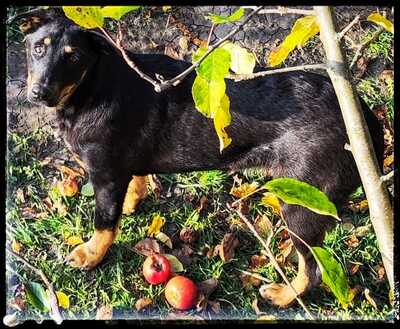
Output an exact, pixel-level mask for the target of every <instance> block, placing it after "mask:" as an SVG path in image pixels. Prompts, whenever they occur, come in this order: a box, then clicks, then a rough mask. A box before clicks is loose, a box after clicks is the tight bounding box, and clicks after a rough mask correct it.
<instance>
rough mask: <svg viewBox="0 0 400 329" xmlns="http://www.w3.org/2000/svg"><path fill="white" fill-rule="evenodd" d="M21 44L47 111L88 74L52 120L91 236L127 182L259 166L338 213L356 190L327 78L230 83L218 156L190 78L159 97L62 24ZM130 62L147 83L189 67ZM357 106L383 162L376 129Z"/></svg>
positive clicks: (317, 229)
mask: <svg viewBox="0 0 400 329" xmlns="http://www.w3.org/2000/svg"><path fill="white" fill-rule="evenodd" d="M48 34H50V35H51V39H52V43H51V46H50V47H51V48H52V49H51V50H49V55H47V57H45V58H43V59H37V58H34V57H32V54H31V48H32V47H33V44H35V42H37V41H38V40H40V39H41V38H43V37H44V36H45V35H48ZM27 42H28V43H27V45H28V63H30V65H29V67H30V70H38V71H40V70H42V72H44V73H43V79H44V80H43V81H45V80H46V79H47V80H46V81H47V85H48V88H50V89H51V90H52V97H51V100H52V103H50V104H49V103H47V105H51V106H55V105H57V97H58V96H59V95H58V94H57V92H59V90H61V89H62V88H63V86H66V85H68V84H69V83H70V82H71V80H74V82H76V83H77V81H78V80H79V77H81V75H82V72H83V70H87V73H86V75H85V76H84V79H83V81H82V82H80V83H79V86H78V88H77V89H76V91H75V92H74V93H73V94H72V96H71V97H70V98H69V99H68V101H67V102H66V103H65V104H64V105H63V106H62V107H61V108H59V109H57V115H58V122H59V127H60V130H61V131H62V133H63V136H64V138H65V140H66V141H67V142H68V143H69V144H70V145H71V147H72V149H73V151H74V152H76V153H77V154H79V156H80V157H81V158H82V160H83V161H84V162H85V163H86V165H87V167H88V169H89V175H90V179H91V181H92V183H93V185H94V190H95V195H96V212H95V227H96V228H97V229H103V228H114V227H115V226H116V225H117V222H118V218H119V216H120V214H121V210H122V203H123V200H124V195H125V192H126V190H127V185H128V183H129V181H130V179H131V177H132V175H147V174H157V173H178V172H188V171H193V170H208V169H233V170H237V169H243V168H248V167H261V168H266V169H268V172H269V173H270V174H271V175H272V176H273V177H280V176H286V177H295V178H297V179H300V180H302V181H305V182H308V183H310V184H312V185H314V186H316V187H318V188H319V189H321V190H322V191H324V192H325V193H326V194H327V195H328V196H329V198H330V199H331V200H332V201H333V202H334V203H335V204H336V206H337V207H338V208H339V209H340V208H341V207H342V206H343V204H344V202H345V200H346V198H347V197H348V195H349V194H350V193H351V192H352V191H353V190H354V189H355V188H356V187H357V186H359V185H360V179H359V176H358V173H357V169H356V165H355V163H354V160H353V157H352V154H351V152H349V151H347V150H345V149H344V145H345V143H346V142H348V140H347V136H346V131H345V127H344V123H343V120H342V116H341V112H340V108H339V105H338V101H337V98H336V95H335V92H334V89H333V87H332V84H331V82H330V80H329V79H327V78H325V77H324V76H321V75H318V74H313V73H305V72H292V73H285V74H279V75H273V76H268V77H264V78H259V79H254V80H249V81H242V82H233V81H230V80H228V81H227V94H228V96H229V98H230V104H231V106H230V108H231V113H232V124H231V125H230V126H229V127H228V128H227V132H228V134H229V136H230V137H231V138H232V140H233V142H232V144H231V145H230V146H229V147H228V148H227V149H225V150H224V151H223V152H222V154H220V152H219V144H218V138H217V135H216V133H215V131H214V127H213V123H212V121H211V120H209V119H207V118H205V117H204V116H202V115H201V114H200V113H199V112H198V111H197V110H196V109H195V107H194V102H193V99H192V95H191V86H192V84H193V80H194V77H195V75H194V73H193V74H191V75H190V76H188V77H187V78H186V79H185V80H184V81H183V82H182V83H181V84H180V85H178V86H177V87H174V88H172V89H169V90H167V91H164V92H162V93H157V92H155V91H154V89H153V86H152V85H150V84H149V83H147V82H146V81H144V80H142V79H141V78H140V77H139V76H138V75H137V73H135V72H134V71H133V70H132V69H131V68H129V67H128V65H127V64H126V63H125V62H124V60H123V59H122V58H121V56H120V54H118V52H117V51H116V50H114V49H113V48H112V47H111V46H110V45H108V46H107V47H108V48H107V47H106V46H105V43H104V40H103V39H102V38H101V37H99V36H98V35H96V34H94V33H92V32H88V31H83V30H81V29H79V28H78V27H76V26H74V25H73V24H71V23H69V22H67V21H64V20H55V21H53V22H52V23H48V24H46V25H44V26H42V27H40V28H39V29H37V30H36V31H35V32H34V33H32V34H30V35H28V41H27ZM65 45H72V46H74V47H77V51H78V54H79V53H80V60H79V62H78V63H77V64H71V63H69V62H68V58H66V57H65V55H64V54H63V53H62V51H61V50H62V48H63V47H64V46H65ZM104 50H106V51H104ZM29 56H30V57H29ZM130 57H131V58H132V60H133V61H134V62H135V63H136V64H137V65H138V67H139V68H140V69H141V70H142V71H143V72H145V73H147V74H149V75H150V76H152V77H154V78H155V73H159V74H161V75H162V76H164V77H165V78H166V79H168V78H171V77H173V76H175V75H177V74H178V73H180V72H182V71H183V70H184V69H185V68H187V67H188V65H189V64H188V63H186V62H182V61H176V60H173V59H171V58H169V57H167V56H164V55H138V54H130ZM43 70H44V71H43ZM36 73H37V72H36ZM44 102H45V103H46V101H44ZM361 103H362V106H363V110H364V113H365V118H366V121H367V123H368V126H369V129H370V132H371V135H372V137H373V141H374V146H375V149H376V150H377V154H378V158H379V160H380V162H381V160H382V153H383V138H382V130H381V127H380V124H379V122H378V121H377V119H376V118H375V116H374V115H373V114H372V113H371V112H370V111H369V109H368V108H367V107H366V105H365V104H364V103H363V102H361ZM282 213H283V215H284V217H285V219H286V221H287V223H288V225H289V228H290V229H291V230H293V231H294V232H295V233H296V234H298V235H299V236H300V237H301V238H303V239H304V240H305V241H306V242H307V243H309V244H310V245H313V246H315V245H320V244H321V243H322V241H323V238H324V234H325V232H326V230H327V229H328V228H329V227H330V226H331V225H332V224H333V220H331V219H330V218H328V217H326V216H320V215H317V214H315V213H313V212H311V211H309V210H307V209H305V208H302V207H299V206H289V205H284V206H283V208H282ZM293 240H294V243H295V246H296V248H297V249H298V250H299V251H300V252H301V253H302V254H304V255H305V256H306V258H307V268H308V272H309V275H310V276H311V279H312V284H311V286H313V285H315V284H316V283H317V282H318V281H319V277H318V274H317V272H318V271H317V266H316V264H315V261H314V260H313V258H312V257H311V256H310V255H309V253H308V250H307V248H306V247H304V245H303V244H302V243H301V242H299V241H298V240H297V239H296V238H294V237H293Z"/></svg>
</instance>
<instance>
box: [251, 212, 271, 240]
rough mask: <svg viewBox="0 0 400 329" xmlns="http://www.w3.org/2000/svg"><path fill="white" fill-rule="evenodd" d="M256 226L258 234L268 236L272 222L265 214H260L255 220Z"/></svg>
mask: <svg viewBox="0 0 400 329" xmlns="http://www.w3.org/2000/svg"><path fill="white" fill-rule="evenodd" d="M254 228H255V230H256V231H257V233H258V234H260V235H261V236H264V237H266V236H267V235H268V234H269V232H270V231H271V229H272V223H271V221H270V220H269V218H268V217H267V216H265V215H258V216H257V217H256V219H255V221H254Z"/></svg>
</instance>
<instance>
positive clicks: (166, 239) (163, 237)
mask: <svg viewBox="0 0 400 329" xmlns="http://www.w3.org/2000/svg"><path fill="white" fill-rule="evenodd" d="M155 238H156V239H157V240H158V241H161V242H162V243H164V244H165V245H166V246H167V247H168V248H170V249H172V241H171V238H170V237H169V236H168V235H166V234H165V233H163V232H159V233H157V234H156V235H155Z"/></svg>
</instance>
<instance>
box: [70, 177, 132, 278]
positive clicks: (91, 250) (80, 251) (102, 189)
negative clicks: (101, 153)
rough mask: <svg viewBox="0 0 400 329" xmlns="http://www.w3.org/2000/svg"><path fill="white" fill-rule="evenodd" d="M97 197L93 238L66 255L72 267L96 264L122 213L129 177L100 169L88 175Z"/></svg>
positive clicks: (111, 241)
mask: <svg viewBox="0 0 400 329" xmlns="http://www.w3.org/2000/svg"><path fill="white" fill-rule="evenodd" d="M91 181H92V184H93V187H94V192H95V197H96V210H95V219H94V227H95V232H94V234H93V236H92V238H91V239H90V240H89V241H88V242H86V243H83V244H81V245H79V246H77V247H76V248H75V249H74V250H73V251H72V252H71V254H69V256H68V257H67V258H66V262H67V263H68V264H70V265H71V266H73V267H79V268H82V269H85V270H90V269H92V268H94V267H95V266H96V265H97V264H99V263H100V262H101V261H102V259H103V257H104V256H105V254H106V253H107V250H108V248H109V247H110V246H111V245H112V243H113V242H114V240H115V238H116V236H117V231H118V224H119V219H120V216H121V213H122V204H123V201H124V197H125V193H126V189H127V186H128V183H129V177H123V175H120V176H118V175H116V174H112V173H110V172H109V173H105V172H100V173H99V174H94V175H91Z"/></svg>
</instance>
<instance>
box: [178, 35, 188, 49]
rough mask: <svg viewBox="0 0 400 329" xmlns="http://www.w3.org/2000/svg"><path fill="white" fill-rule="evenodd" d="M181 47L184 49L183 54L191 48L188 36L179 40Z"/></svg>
mask: <svg viewBox="0 0 400 329" xmlns="http://www.w3.org/2000/svg"><path fill="white" fill-rule="evenodd" d="M178 43H179V47H180V48H181V49H182V51H183V52H187V50H188V46H189V38H188V37H186V36H182V37H180V38H179V42H178Z"/></svg>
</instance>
